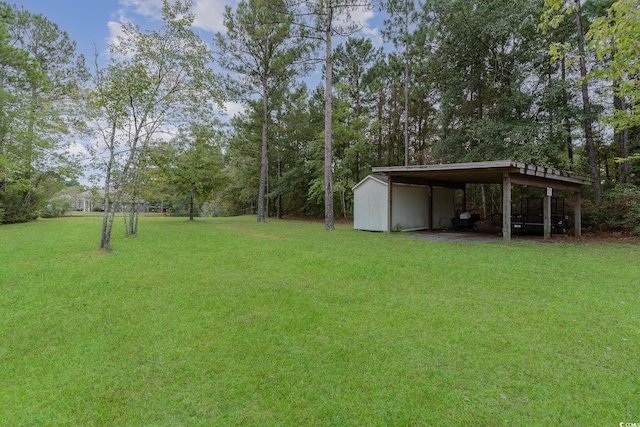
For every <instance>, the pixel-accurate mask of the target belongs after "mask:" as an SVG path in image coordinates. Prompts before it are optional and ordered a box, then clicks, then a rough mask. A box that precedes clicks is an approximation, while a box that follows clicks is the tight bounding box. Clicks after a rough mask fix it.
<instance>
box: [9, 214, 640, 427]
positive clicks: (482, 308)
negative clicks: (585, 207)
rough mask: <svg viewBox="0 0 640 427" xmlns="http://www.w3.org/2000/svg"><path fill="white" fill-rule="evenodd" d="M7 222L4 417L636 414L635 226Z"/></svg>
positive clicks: (162, 421) (250, 419)
mask: <svg viewBox="0 0 640 427" xmlns="http://www.w3.org/2000/svg"><path fill="white" fill-rule="evenodd" d="M100 221H101V219H100V218H63V219H51V220H39V221H37V222H35V223H29V224H20V225H10V226H0V260H1V261H0V263H1V264H0V425H12V426H13V425H105V426H113V425H161V426H176V425H183V426H196V425H207V426H208V425H243V426H244V425H265V426H269V425H283V426H284V425H287V426H288V425H291V426H301V425H346V426H354V425H358V426H371V425H427V426H449V425H450V426H467V425H509V426H517V425H531V426H533V425H549V426H551V425H553V426H556V425H576V426H587V425H589V426H591V425H602V426H607V425H609V426H613V425H616V426H617V425H619V424H620V423H621V422H625V423H627V422H628V423H632V422H640V247H638V246H633V245H616V244H545V243H514V244H512V245H511V246H509V247H506V246H503V245H502V244H500V243H450V242H429V241H425V240H419V239H416V238H413V237H411V236H410V235H407V234H394V235H392V236H388V235H385V234H379V233H367V232H358V231H354V230H352V229H351V228H350V227H349V226H338V227H337V230H336V231H334V232H326V231H325V230H324V224H323V223H319V222H303V221H278V220H270V221H269V222H268V223H267V224H256V223H255V217H241V218H220V219H218V218H216V219H199V220H197V221H195V222H188V221H186V220H184V219H182V218H141V223H140V237H138V238H134V239H125V238H123V237H122V234H123V227H122V221H121V220H119V221H118V220H117V221H116V224H115V227H114V237H113V247H114V251H113V252H112V253H108V254H106V253H101V252H99V251H98V250H97V249H96V248H97V246H98V243H99V231H100Z"/></svg>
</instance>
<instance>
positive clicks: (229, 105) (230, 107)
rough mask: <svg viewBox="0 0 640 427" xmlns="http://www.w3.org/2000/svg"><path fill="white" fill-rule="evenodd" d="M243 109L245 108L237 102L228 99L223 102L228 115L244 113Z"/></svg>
mask: <svg viewBox="0 0 640 427" xmlns="http://www.w3.org/2000/svg"><path fill="white" fill-rule="evenodd" d="M244 110H245V107H244V105H242V104H240V103H238V102H232V101H228V102H225V103H224V111H225V112H226V114H227V116H229V117H233V116H235V115H236V114H241V113H244Z"/></svg>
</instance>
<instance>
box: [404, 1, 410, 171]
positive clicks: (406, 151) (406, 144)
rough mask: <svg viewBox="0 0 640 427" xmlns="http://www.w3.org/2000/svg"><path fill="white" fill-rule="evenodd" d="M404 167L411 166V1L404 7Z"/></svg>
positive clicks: (406, 2)
mask: <svg viewBox="0 0 640 427" xmlns="http://www.w3.org/2000/svg"><path fill="white" fill-rule="evenodd" d="M404 13H405V15H404V165H405V166H409V1H408V0H405V5H404Z"/></svg>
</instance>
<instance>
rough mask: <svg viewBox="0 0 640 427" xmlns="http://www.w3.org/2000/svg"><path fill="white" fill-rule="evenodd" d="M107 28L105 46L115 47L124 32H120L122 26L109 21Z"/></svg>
mask: <svg viewBox="0 0 640 427" xmlns="http://www.w3.org/2000/svg"><path fill="white" fill-rule="evenodd" d="M107 28H108V29H109V37H107V46H111V45H117V44H118V43H119V41H118V38H119V37H124V31H122V24H121V23H120V22H115V21H109V22H107Z"/></svg>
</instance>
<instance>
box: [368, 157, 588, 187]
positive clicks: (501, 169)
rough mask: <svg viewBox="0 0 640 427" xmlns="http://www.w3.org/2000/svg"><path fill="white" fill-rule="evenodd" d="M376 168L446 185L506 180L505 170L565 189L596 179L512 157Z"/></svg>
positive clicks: (398, 177)
mask: <svg viewBox="0 0 640 427" xmlns="http://www.w3.org/2000/svg"><path fill="white" fill-rule="evenodd" d="M373 172H374V173H382V174H385V175H387V176H391V177H393V180H394V181H400V182H407V183H423V184H432V185H439V186H443V187H459V186H463V185H464V184H499V183H502V182H503V178H504V176H505V173H507V174H509V175H510V176H511V177H512V178H514V177H515V178H516V179H518V178H520V181H521V182H522V183H527V184H530V185H539V186H551V187H556V188H561V189H562V188H575V187H579V186H580V185H591V184H593V180H592V179H591V178H589V177H587V176H583V175H579V174H575V173H572V172H567V171H561V170H557V169H552V168H546V167H543V166H536V165H529V164H526V163H520V162H514V161H512V160H501V161H492V162H473V163H451V164H439V165H417V166H385V167H375V168H373Z"/></svg>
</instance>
